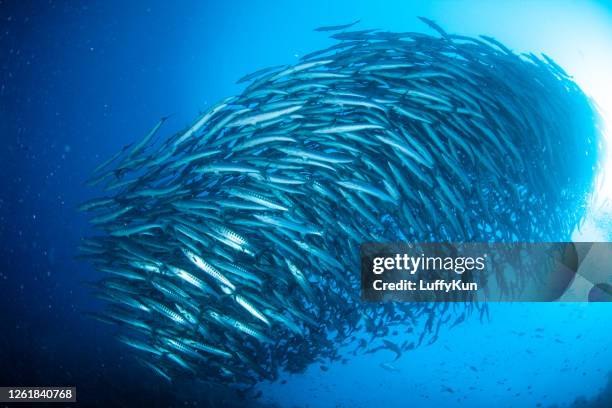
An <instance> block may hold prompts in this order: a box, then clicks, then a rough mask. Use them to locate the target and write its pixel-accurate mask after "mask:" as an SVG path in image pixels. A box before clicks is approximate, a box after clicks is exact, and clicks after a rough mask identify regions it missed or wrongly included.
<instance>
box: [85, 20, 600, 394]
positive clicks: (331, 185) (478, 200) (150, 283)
mask: <svg viewBox="0 0 612 408" xmlns="http://www.w3.org/2000/svg"><path fill="white" fill-rule="evenodd" d="M422 20H423V21H424V22H425V23H426V24H427V25H428V26H429V27H430V28H431V29H433V30H434V31H435V35H428V34H422V33H418V32H399V33H398V32H386V31H380V30H355V29H353V28H352V27H351V26H352V24H348V25H345V26H335V27H321V28H319V29H317V30H318V31H329V32H331V33H332V35H331V38H332V39H334V40H337V41H336V42H335V43H334V45H332V46H330V47H329V48H327V49H324V50H320V51H315V52H313V53H310V54H308V55H305V56H303V57H302V58H301V59H300V61H299V62H297V63H296V64H293V65H286V66H276V67H270V68H266V69H262V70H260V71H258V72H255V73H253V74H251V75H247V76H246V77H244V78H242V79H241V80H240V81H239V82H240V83H247V84H246V85H245V88H244V90H243V92H242V93H241V94H240V95H239V96H232V97H229V98H227V99H224V100H222V101H220V102H219V103H217V104H216V105H214V106H212V107H211V108H210V109H208V110H207V111H206V112H204V113H203V114H202V115H201V116H199V117H198V118H197V119H196V120H195V122H193V123H192V124H191V125H190V126H188V127H187V128H186V129H184V130H182V131H180V132H178V133H176V134H174V135H171V136H168V137H161V138H160V139H161V140H158V138H159V134H160V132H161V128H162V126H163V124H164V122H165V121H166V119H167V118H162V119H160V120H159V122H157V123H156V124H155V126H154V127H153V128H152V129H150V131H149V132H148V133H147V134H146V135H145V137H144V138H143V139H141V140H139V141H138V142H135V143H132V144H130V145H127V146H125V147H124V148H123V149H121V150H120V151H119V152H118V153H117V154H116V155H114V156H113V157H111V158H110V159H108V160H107V161H105V162H104V163H102V164H100V165H99V166H98V167H97V168H96V169H95V170H94V171H93V175H92V177H91V178H90V179H89V181H88V184H90V185H92V186H97V188H100V189H103V190H104V196H103V197H100V198H95V199H92V200H90V201H88V202H86V203H84V204H83V205H82V206H81V207H80V209H81V210H82V211H86V212H89V213H91V217H90V222H91V223H92V224H93V225H94V227H95V228H96V229H97V231H99V233H98V234H97V235H96V236H93V237H89V238H85V239H83V242H82V245H81V247H80V254H81V256H82V257H84V258H86V259H87V260H89V261H90V262H92V264H93V265H94V266H95V268H96V269H97V270H98V271H100V272H101V273H104V274H105V277H104V278H102V279H101V280H99V281H97V282H94V283H93V284H92V286H93V287H94V289H95V294H96V296H98V297H100V298H102V299H104V300H105V301H106V303H107V304H108V307H107V308H106V309H105V311H104V313H99V314H96V315H95V317H96V318H98V319H100V320H103V321H105V322H108V323H111V324H117V325H121V326H124V327H125V329H123V330H121V333H122V334H121V335H120V336H119V340H120V341H121V342H123V343H125V344H126V345H127V346H129V347H131V348H133V349H135V350H137V351H138V353H137V355H138V357H137V358H138V359H139V361H140V362H141V363H142V364H143V365H145V366H146V367H149V368H150V369H151V370H153V371H154V372H155V373H157V374H158V375H159V376H161V377H163V378H164V379H166V380H168V381H172V380H173V379H175V378H180V377H184V376H189V377H191V378H198V379H201V380H204V381H209V382H214V383H223V384H236V385H238V386H245V385H246V386H248V385H250V384H255V383H257V382H258V381H261V380H264V379H265V380H274V379H275V378H277V376H278V375H279V371H281V370H284V371H288V372H299V371H302V370H304V369H305V368H306V367H307V366H308V365H310V364H312V363H314V362H320V363H324V362H325V361H330V360H337V359H344V358H345V357H346V356H345V355H344V354H346V353H343V352H340V351H339V350H340V349H341V348H342V347H343V346H348V345H351V347H353V349H354V350H352V351H353V352H354V353H357V352H373V351H376V350H378V349H381V348H382V349H388V350H391V351H393V352H394V353H396V354H397V357H399V356H400V355H401V354H402V353H403V352H405V351H407V350H410V349H412V348H414V347H417V346H419V345H420V344H425V343H431V342H434V341H435V340H436V338H437V336H438V333H439V331H440V329H441V327H444V326H449V327H452V326H454V325H456V324H459V323H461V321H463V320H464V319H465V317H466V315H467V314H469V313H471V312H473V311H477V312H479V313H480V314H481V316H486V314H487V309H486V305H482V304H478V303H475V302H470V301H469V300H468V301H466V302H462V303H433V304H432V303H392V302H386V303H380V304H377V303H370V304H368V303H364V302H362V301H361V300H360V282H359V276H360V275H359V245H360V244H361V243H363V242H373V241H382V242H389V241H413V242H432V241H454V242H457V241H475V242H478V241H547V240H550V241H560V240H563V239H569V234H571V231H572V230H573V229H574V227H575V226H576V225H577V224H578V223H579V221H580V219H581V217H582V216H583V213H584V203H585V202H586V200H587V196H588V192H589V191H591V190H592V187H593V174H594V172H595V171H596V169H597V166H598V164H597V163H598V157H599V155H600V151H601V149H602V146H601V142H600V140H599V138H598V134H599V129H598V126H597V114H596V111H595V110H594V108H593V107H592V105H591V103H590V101H589V99H588V98H587V97H586V96H585V95H584V94H583V92H582V91H581V90H580V88H579V87H578V86H577V85H576V84H575V83H574V82H573V81H572V79H571V78H570V77H569V76H568V75H567V74H566V73H565V72H564V71H563V69H562V68H560V67H559V66H558V65H557V64H556V63H555V62H554V61H552V60H551V59H550V58H548V57H546V56H542V57H538V56H535V55H533V54H520V55H519V54H515V53H514V52H513V51H511V50H509V49H508V48H506V47H505V46H504V45H503V44H501V43H499V42H498V41H496V40H495V39H493V38H490V37H485V36H482V37H479V38H475V37H467V36H461V35H453V34H449V33H447V32H445V31H444V30H443V29H441V28H440V27H439V26H437V25H436V24H435V23H434V22H433V21H430V20H428V19H425V18H422ZM398 332H400V333H405V332H412V333H414V341H410V342H409V341H404V342H403V343H401V344H400V343H399V342H394V341H393V337H394V335H396V334H397V333H398ZM385 364H387V365H389V367H391V368H390V369H393V366H392V365H391V363H385Z"/></svg>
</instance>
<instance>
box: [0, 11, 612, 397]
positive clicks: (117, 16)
mask: <svg viewBox="0 0 612 408" xmlns="http://www.w3.org/2000/svg"><path fill="white" fill-rule="evenodd" d="M611 10H612V8H610V7H609V5H607V4H605V3H603V2H586V1H585V2H579V3H578V2H569V1H568V2H554V3H553V2H530V3H522V2H487V3H485V2H480V1H457V2H414V3H408V2H358V1H338V2H333V3H332V2H319V1H311V2H273V1H249V2H247V1H237V2H201V1H184V2H181V3H179V4H178V5H173V4H170V3H167V2H162V1H152V2H146V3H145V2H133V3H126V2H119V1H107V2H84V3H79V2H75V1H58V2H51V1H49V2H38V1H13V2H6V1H0V22H1V23H0V24H1V25H0V50H1V51H0V55H1V59H0V137H1V140H2V142H3V143H2V148H1V149H0V164H2V169H3V170H4V171H3V174H2V178H1V179H0V180H2V181H1V186H2V188H1V189H0V238H1V240H2V245H1V248H0V251H1V257H0V288H1V289H2V292H1V293H2V296H1V298H0V323H2V327H3V328H4V329H5V330H4V331H3V333H2V336H0V385H26V384H27V385H47V384H53V385H76V386H77V388H78V393H79V394H78V395H79V399H80V400H81V401H83V404H89V405H92V404H106V405H107V406H108V405H120V404H123V405H126V406H132V405H136V404H137V403H138V402H140V403H141V405H142V404H146V405H150V406H178V405H183V403H184V402H186V403H187V404H188V405H190V406H206V405H208V404H213V403H214V401H215V400H216V395H215V391H210V390H208V389H207V388H206V391H205V392H204V391H202V386H201V385H200V384H196V383H193V384H191V383H184V384H177V385H175V386H169V385H167V384H165V383H163V382H162V381H160V379H159V378H158V377H156V376H154V375H152V374H151V373H149V372H148V371H146V370H145V369H144V368H142V367H140V366H138V365H137V364H135V362H134V361H133V359H131V356H130V353H131V352H130V351H129V350H128V349H127V348H126V347H123V346H122V345H121V344H120V343H118V342H117V341H116V340H115V339H114V335H115V333H116V332H117V329H116V328H113V327H109V326H106V325H102V324H100V323H99V322H96V321H93V320H91V319H88V318H86V317H85V316H84V313H85V312H89V311H96V310H98V309H99V308H100V307H101V305H100V303H99V302H98V301H96V300H94V298H93V297H92V296H91V293H90V290H89V289H87V288H86V287H85V286H84V285H83V283H84V282H86V281H90V280H92V279H95V278H96V277H97V275H96V274H95V272H94V271H93V269H92V268H91V266H90V265H89V264H87V263H85V262H82V261H78V260H76V259H75V258H74V257H75V255H76V246H77V245H78V243H79V240H80V238H81V237H83V236H86V235H89V234H90V233H91V229H90V227H89V226H88V225H87V223H86V219H85V217H84V216H83V215H82V214H80V213H78V212H76V210H75V209H76V206H77V205H78V204H79V203H80V202H82V201H84V200H86V199H88V198H91V197H93V196H94V195H95V194H97V193H96V192H95V191H94V190H92V189H90V188H88V187H86V186H85V185H84V180H85V179H86V178H87V176H88V175H89V172H90V171H91V170H92V168H93V167H94V166H95V165H96V164H97V163H99V162H100V161H102V160H104V159H105V158H107V157H108V156H110V155H112V154H113V153H114V152H115V151H116V150H117V149H119V148H120V147H121V146H123V145H124V144H125V143H127V142H130V141H133V140H135V139H138V138H139V137H141V136H142V135H143V134H144V133H145V132H146V131H147V130H148V129H149V128H150V127H151V126H152V125H153V124H154V123H155V122H156V121H157V120H158V118H159V117H161V116H165V115H168V114H171V115H172V117H171V120H169V123H168V126H169V129H167V130H166V131H167V132H168V134H169V133H170V132H171V131H173V130H178V129H180V128H182V127H183V126H185V125H186V124H187V123H189V122H190V121H192V120H193V118H194V117H196V115H197V114H198V113H199V112H201V111H203V110H205V109H206V108H207V107H210V106H211V104H213V103H215V102H216V101H218V100H220V99H221V98H223V97H225V96H228V95H231V94H235V93H237V92H239V91H240V89H241V87H240V86H239V85H236V84H235V81H236V79H238V78H240V77H241V76H243V75H244V74H245V73H248V72H252V71H254V70H256V69H259V68H262V67H265V66H271V65H277V64H284V63H294V62H296V61H297V59H298V58H299V57H300V56H301V55H304V54H306V53H308V52H309V51H312V50H316V49H319V48H322V47H324V46H326V45H330V44H331V41H330V40H329V39H328V38H327V37H326V36H325V35H323V34H321V33H317V32H314V31H313V28H315V27H318V26H321V25H329V24H342V23H347V22H351V21H354V20H356V19H361V20H362V22H361V23H360V27H361V28H367V27H375V28H382V29H386V30H396V31H410V30H416V31H427V28H426V27H425V26H424V25H423V24H422V23H420V22H419V21H418V20H417V19H416V16H419V15H424V16H427V17H429V18H432V19H434V20H436V21H437V22H438V23H440V24H441V25H443V26H444V27H445V28H446V29H447V30H448V31H452V32H459V33H463V34H469V35H475V34H489V35H492V36H495V37H496V38H498V39H499V40H501V41H503V42H504V43H505V44H507V45H509V46H510V47H512V48H513V49H515V50H525V51H527V50H530V51H544V52H546V53H547V54H548V55H550V56H551V57H553V58H555V60H557V61H558V62H559V63H560V64H561V65H562V66H564V67H565V68H566V70H567V71H568V72H570V73H572V74H573V75H575V78H576V81H577V82H578V83H579V84H580V85H581V86H582V87H583V88H584V89H585V91H586V92H588V93H590V94H591V95H593V96H594V97H595V98H596V100H597V102H598V103H599V104H600V105H601V106H602V108H603V110H604V111H605V110H606V109H609V108H610V107H612V105H611V104H610V96H609V95H611V94H612V87H611V82H610V79H608V78H607V75H608V72H610V70H612V62H611V59H610V55H612V52H611V51H612V42H611V41H610V39H612V11H611ZM607 112H611V111H609V110H608V111H607ZM604 185H605V184H604ZM604 193H605V192H604ZM604 195H605V194H604ZM587 227H588V228H587V229H586V230H585V231H583V232H581V235H580V234H579V235H580V236H581V237H583V238H585V239H608V240H609V237H610V231H609V230H608V229H605V228H604V229H603V231H602V229H601V228H598V226H597V225H595V226H593V225H592V224H589V225H587ZM608 228H609V227H608ZM606 234H607V235H606ZM610 312H611V309H610V307H609V306H608V305H605V304H602V305H592V304H499V305H493V306H492V307H491V321H490V322H485V323H481V322H480V321H479V320H478V319H477V318H476V317H474V318H473V319H470V320H468V321H467V322H465V323H464V324H462V325H460V326H457V327H456V328H454V329H452V330H444V331H443V333H442V334H441V336H440V338H439V340H438V341H437V342H436V343H434V344H432V345H431V346H426V347H421V348H418V349H416V350H414V351H412V352H410V353H406V354H405V355H404V356H403V357H402V359H401V360H399V361H398V362H396V363H395V365H396V367H397V368H398V371H397V372H389V371H386V370H384V369H383V368H381V367H380V363H382V362H385V361H388V359H389V357H390V356H388V355H385V352H380V353H376V354H373V355H367V356H363V357H355V358H352V359H350V361H349V362H347V363H346V364H333V365H330V366H329V369H328V370H327V371H325V370H322V369H321V367H320V365H319V364H316V365H313V366H312V367H310V368H309V369H308V370H307V371H306V372H305V373H303V374H299V375H297V374H296V375H285V376H283V377H282V380H286V383H284V384H283V383H282V381H279V382H276V383H274V384H262V385H261V386H259V387H258V390H257V391H261V395H260V396H259V398H258V399H257V401H256V402H257V403H259V404H276V405H278V406H298V407H306V406H308V407H336V406H347V407H348V406H351V407H352V406H363V407H367V406H381V405H385V406H389V407H405V406H411V407H430V406H449V407H453V406H456V407H490V406H499V407H525V406H534V407H535V406H542V407H550V406H568V405H571V404H574V401H576V399H577V398H581V397H584V398H586V400H587V401H594V402H586V403H585V404H586V405H576V406H598V407H599V406H601V407H604V406H605V407H610V406H612V403H611V402H610V393H611V391H610V387H611V386H610V379H609V373H610V371H611V370H612V364H611V363H612V348H611V346H612V330H610V323H611V322H612V320H611V318H610V316H611V315H610ZM606 387H607V388H606ZM606 390H607V391H606ZM230 397H232V396H228V398H230ZM606 398H607V399H606ZM234 401H235V400H234ZM242 403H243V404H247V403H250V402H249V401H247V400H242ZM538 404H539V405H538ZM589 404H590V405H589ZM606 404H607V405H606ZM84 406H87V405H84Z"/></svg>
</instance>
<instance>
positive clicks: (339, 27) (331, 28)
mask: <svg viewBox="0 0 612 408" xmlns="http://www.w3.org/2000/svg"><path fill="white" fill-rule="evenodd" d="M360 21H361V20H355V21H353V22H352V23H348V24H342V25H334V26H323V27H317V28H315V31H340V30H344V29H345V28H350V27H352V26H354V25H355V24H357V23H359V22H360Z"/></svg>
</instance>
